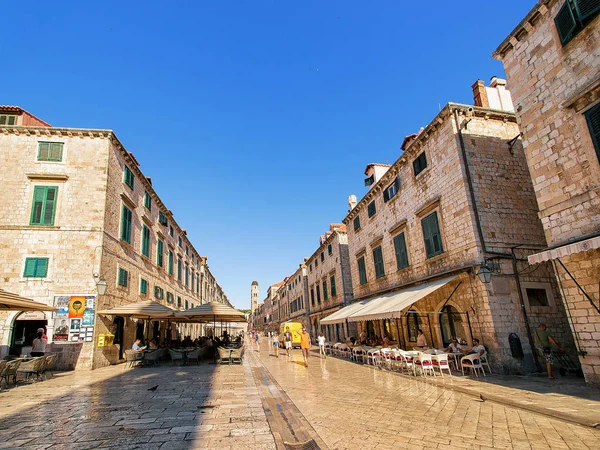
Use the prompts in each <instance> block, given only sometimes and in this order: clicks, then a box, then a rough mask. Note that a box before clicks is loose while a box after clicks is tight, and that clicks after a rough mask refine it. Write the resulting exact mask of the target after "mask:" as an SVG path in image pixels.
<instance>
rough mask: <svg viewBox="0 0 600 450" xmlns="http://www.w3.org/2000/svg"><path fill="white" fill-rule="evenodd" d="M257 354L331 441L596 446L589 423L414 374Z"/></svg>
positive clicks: (597, 434) (335, 445)
mask: <svg viewBox="0 0 600 450" xmlns="http://www.w3.org/2000/svg"><path fill="white" fill-rule="evenodd" d="M282 355H283V354H282ZM259 357H260V361H261V363H262V364H263V365H264V367H266V368H267V369H268V370H269V372H270V373H271V375H272V376H273V378H274V379H275V380H277V383H278V384H279V386H280V387H281V389H282V390H283V391H285V392H286V394H287V395H288V396H289V398H290V399H291V400H292V401H293V402H294V404H295V405H296V406H297V408H298V409H299V410H300V412H301V413H302V415H303V416H304V417H305V418H306V419H307V420H308V422H309V423H310V424H311V426H312V427H313V428H314V430H315V431H316V432H317V433H318V435H319V436H321V437H322V438H323V440H324V441H325V443H326V445H328V446H329V447H330V448H331V449H340V450H342V449H358V448H360V449H375V448H377V449H381V448H413V449H431V448H440V449H442V448H443V449H458V448H461V449H492V448H507V449H538V448H539V449H596V448H600V431H598V430H596V429H594V428H590V427H584V426H580V425H576V424H573V423H569V422H565V421H562V420H557V419H555V418H552V417H548V416H546V415H541V414H537V413H534V412H531V411H528V410H524V409H522V408H515V407H511V406H507V405H505V404H500V403H496V402H492V401H481V400H480V399H479V397H478V396H473V395H469V394H466V393H464V392H460V391H457V390H451V389H445V388H444V387H440V386H435V385H432V384H429V383H424V382H422V381H421V380H419V379H415V378H414V377H410V378H409V377H402V376H398V375H397V374H394V373H389V372H387V371H382V370H378V369H377V370H373V369H369V368H366V367H362V366H360V365H357V364H355V363H352V362H349V361H345V360H340V359H336V358H332V357H328V358H327V359H320V358H318V357H315V356H314V355H312V356H311V358H310V362H309V367H308V368H305V367H304V366H303V364H301V360H302V357H301V354H300V352H299V351H297V350H294V351H293V356H292V358H291V360H288V359H287V358H286V357H285V356H283V357H280V358H274V357H273V356H269V355H268V353H267V352H266V351H263V352H261V353H260V356H259ZM599 405H600V404H599V403H596V402H595V401H592V406H593V407H595V408H597V407H598V406H599Z"/></svg>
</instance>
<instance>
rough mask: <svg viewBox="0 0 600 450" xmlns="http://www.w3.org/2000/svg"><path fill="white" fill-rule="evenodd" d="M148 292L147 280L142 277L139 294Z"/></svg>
mask: <svg viewBox="0 0 600 450" xmlns="http://www.w3.org/2000/svg"><path fill="white" fill-rule="evenodd" d="M147 293H148V281H147V280H144V279H143V278H141V279H140V294H142V295H146V294H147Z"/></svg>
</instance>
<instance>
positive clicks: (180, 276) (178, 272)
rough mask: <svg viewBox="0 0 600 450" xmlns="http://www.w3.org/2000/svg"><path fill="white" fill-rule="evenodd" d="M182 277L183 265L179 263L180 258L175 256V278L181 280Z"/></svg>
mask: <svg viewBox="0 0 600 450" xmlns="http://www.w3.org/2000/svg"><path fill="white" fill-rule="evenodd" d="M182 278H183V267H182V264H181V258H177V279H178V280H179V281H181V280H182Z"/></svg>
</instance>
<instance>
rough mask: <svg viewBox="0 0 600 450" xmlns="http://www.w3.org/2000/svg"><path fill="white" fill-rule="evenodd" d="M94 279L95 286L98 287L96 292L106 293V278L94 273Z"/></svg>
mask: <svg viewBox="0 0 600 450" xmlns="http://www.w3.org/2000/svg"><path fill="white" fill-rule="evenodd" d="M94 279H95V280H96V288H97V289H98V294H99V295H104V294H105V293H106V287H107V286H108V285H107V284H106V280H105V279H104V278H103V277H101V276H100V275H98V274H97V273H95V274H94Z"/></svg>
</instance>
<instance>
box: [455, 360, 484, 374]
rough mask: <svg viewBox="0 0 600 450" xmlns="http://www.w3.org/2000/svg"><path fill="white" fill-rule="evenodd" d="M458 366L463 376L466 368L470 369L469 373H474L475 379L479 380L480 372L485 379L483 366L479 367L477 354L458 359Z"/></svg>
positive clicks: (479, 362)
mask: <svg viewBox="0 0 600 450" xmlns="http://www.w3.org/2000/svg"><path fill="white" fill-rule="evenodd" d="M460 365H461V368H462V374H463V375H464V374H465V368H467V369H471V372H474V373H475V376H476V377H477V378H479V373H478V371H481V372H482V373H483V376H484V377H485V372H484V370H483V366H482V365H481V361H480V357H479V355H477V354H473V355H466V356H463V357H462V358H461V359H460Z"/></svg>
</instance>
